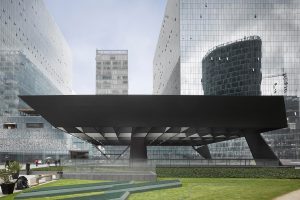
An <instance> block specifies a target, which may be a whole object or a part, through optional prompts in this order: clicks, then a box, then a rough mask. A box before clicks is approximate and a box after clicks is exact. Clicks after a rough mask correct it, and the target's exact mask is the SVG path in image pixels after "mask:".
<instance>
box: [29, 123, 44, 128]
mask: <svg viewBox="0 0 300 200" xmlns="http://www.w3.org/2000/svg"><path fill="white" fill-rule="evenodd" d="M26 128H44V124H43V123H26Z"/></svg>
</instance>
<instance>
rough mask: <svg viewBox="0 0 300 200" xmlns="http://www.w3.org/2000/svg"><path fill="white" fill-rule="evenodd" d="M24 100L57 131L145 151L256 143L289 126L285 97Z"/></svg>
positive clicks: (111, 97) (55, 98) (109, 97)
mask: <svg viewBox="0 0 300 200" xmlns="http://www.w3.org/2000/svg"><path fill="white" fill-rule="evenodd" d="M20 98H21V99H22V100H23V101H25V102H26V103H27V104H28V105H29V106H30V107H31V108H33V109H34V110H35V112H36V113H39V114H40V115H41V116H42V117H44V118H45V119H46V120H47V121H48V122H49V123H51V124H52V125H53V126H55V127H57V128H59V129H61V130H64V131H66V132H68V133H70V134H71V135H73V136H76V137H78V138H81V139H83V140H86V141H88V142H90V143H92V144H94V145H132V143H135V142H133V141H142V143H143V144H144V145H146V146H147V145H154V146H155V145H176V146H177V145H178V146H180V145H185V146H203V145H207V144H211V143H215V142H220V141H225V140H229V139H234V138H238V137H244V136H246V139H247V136H249V137H250V138H251V137H252V141H254V140H255V138H254V139H253V135H259V136H260V134H259V133H261V132H267V131H271V130H276V129H281V128H285V127H286V126H287V121H286V114H285V105H284V99H283V97H281V96H247V97H245V96H185V95H180V96H177V95H176V96H174V95H166V96H165V95H55V96H20ZM255 137H257V136H255ZM256 139H257V138H256ZM249 141H250V140H248V139H247V142H248V143H249ZM249 146H250V145H249ZM254 146H255V145H254ZM252 153H253V152H252Z"/></svg>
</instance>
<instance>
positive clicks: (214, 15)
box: [153, 0, 300, 158]
mask: <svg viewBox="0 0 300 200" xmlns="http://www.w3.org/2000/svg"><path fill="white" fill-rule="evenodd" d="M299 11H300V2H299V1H295V0H289V1H284V2H283V1H280V2H278V1H276V2H274V1H269V0H260V1H257V0H250V1H249V0H241V1H235V0H229V1H228V0H213V1H206V0H199V1H194V0H169V1H168V3H167V7H166V11H165V15H164V19H163V22H162V26H161V31H160V35H159V39H158V43H157V47H156V52H155V56H154V60H153V71H154V73H153V80H154V83H153V92H154V94H184V95H203V94H205V90H206V89H208V88H207V87H206V85H207V84H208V82H207V81H209V80H208V79H207V78H208V77H203V71H202V70H203V69H205V68H206V66H203V62H202V60H203V59H204V58H205V56H206V55H207V54H209V53H211V49H215V48H218V47H219V45H221V44H224V45H226V44H228V43H231V42H234V41H237V40H240V39H243V38H248V37H250V36H257V37H259V38H260V40H261V44H262V46H261V54H262V55H261V57H259V56H258V57H259V59H261V60H259V62H260V64H261V68H260V73H261V84H260V93H261V95H284V96H286V98H285V99H286V109H287V110H286V111H287V116H288V118H289V119H291V120H289V121H288V123H289V128H287V129H284V130H281V131H279V132H277V134H276V135H275V134H273V135H271V134H270V135H269V134H268V133H263V136H264V138H265V140H266V141H267V142H268V143H269V144H270V145H271V147H272V148H273V150H274V151H275V152H276V153H277V155H279V157H280V158H299V156H300V155H299V153H298V150H299V148H300V133H299V109H298V108H299V106H295V105H296V104H297V105H298V104H299V95H300V90H299V89H300V78H299V76H298V74H299V72H300V67H299V66H300V58H299V56H298V53H297V52H299V51H300V37H299V36H300V30H299V28H298V27H299V25H300V24H299V15H298V14H297V13H299ZM236 48H237V49H238V48H240V47H239V45H237V46H236ZM221 49H222V48H219V50H221ZM249 50H250V49H249V48H244V49H241V50H240V51H241V52H236V54H237V55H238V54H241V53H242V52H247V51H249ZM213 51H214V52H215V53H217V50H213ZM237 51H238V50H237ZM249 53H250V55H248V57H249V58H251V57H252V56H255V55H252V53H251V52H249ZM253 53H255V52H253ZM220 54H225V53H222V51H221V52H220ZM214 59H215V58H214ZM217 59H219V58H217ZM220 59H224V58H220ZM224 61H225V60H224ZM207 62H209V61H207ZM214 62H217V61H215V60H214ZM237 62H245V59H244V55H240V58H239V57H238V60H237ZM204 63H206V61H204ZM207 65H208V64H207ZM218 66H220V65H218ZM218 66H217V65H213V66H212V67H215V68H218ZM251 67H252V66H251ZM220 72H221V71H220ZM254 72H258V71H255V69H254ZM222 73H225V72H224V71H223V72H222ZM204 74H206V72H204ZM244 75H247V74H244ZM248 75H249V74H248ZM258 76H259V75H258ZM235 78H238V77H235ZM257 78H258V79H257V81H259V77H257ZM201 80H202V82H201ZM216 84H218V82H217V83H216ZM230 84H235V83H230ZM249 84H251V83H249ZM221 85H222V83H221V82H220V86H221ZM223 85H225V86H226V84H223ZM255 85H256V87H257V84H255ZM221 87H222V86H221ZM223 87H224V86H223ZM227 87H229V85H227ZM230 87H235V86H233V85H230ZM238 89H240V88H238ZM231 90H232V89H231ZM245 90H247V89H246V88H245ZM245 90H244V91H242V92H246V91H245ZM253 90H256V91H257V88H256V89H254V88H253ZM221 91H222V90H221ZM229 92H230V90H229ZM224 95H226V94H224ZM245 95H246V94H245ZM292 115H293V116H292ZM235 144H238V145H235ZM241 144H242V145H241ZM244 144H246V142H245V141H244V140H243V139H240V140H238V141H237V142H225V143H220V144H213V145H210V149H211V151H212V155H213V157H214V155H218V156H220V157H239V153H240V152H243V153H242V154H243V155H246V154H244V152H245V151H247V150H245V148H246V149H247V147H245V145H244ZM241 146H242V149H241ZM222 149H223V150H224V149H226V150H224V151H223V150H222ZM244 150H245V151H244ZM213 152H217V153H215V154H214V153H213ZM220 152H221V153H222V152H229V153H228V154H226V155H221V154H220ZM249 153H250V152H249Z"/></svg>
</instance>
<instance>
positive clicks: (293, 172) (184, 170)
mask: <svg viewBox="0 0 300 200" xmlns="http://www.w3.org/2000/svg"><path fill="white" fill-rule="evenodd" d="M156 174H157V176H158V177H160V178H167V177H178V178H276V179H300V170H299V169H294V168H291V167H251V168H250V167H247V168H241V167H197V168H196V167H158V168H156Z"/></svg>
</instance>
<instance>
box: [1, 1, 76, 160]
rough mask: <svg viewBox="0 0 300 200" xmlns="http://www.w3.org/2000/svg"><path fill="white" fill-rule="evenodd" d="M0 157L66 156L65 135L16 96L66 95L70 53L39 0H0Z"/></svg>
mask: <svg viewBox="0 0 300 200" xmlns="http://www.w3.org/2000/svg"><path fill="white" fill-rule="evenodd" d="M0 8H1V10H0V83H1V86H0V96H1V97H0V98H1V101H0V123H1V126H0V137H1V139H0V152H1V153H0V161H1V160H3V159H4V158H5V157H7V156H8V157H9V159H18V160H20V161H33V160H34V159H43V158H45V157H47V156H54V158H55V157H61V156H67V155H68V154H69V149H70V148H71V143H70V136H68V135H67V134H65V133H63V132H61V131H59V130H57V129H55V128H53V127H52V126H51V125H50V124H49V123H47V122H46V121H45V120H44V119H43V118H42V117H40V116H37V115H36V114H35V113H32V112H30V108H29V107H28V106H27V105H26V104H25V103H24V102H22V100H20V99H19V97H18V95H46V94H48V95H49V94H51V95H56V94H71V92H72V90H71V88H72V83H71V64H72V59H71V52H70V49H69V46H68V44H67V42H66V41H65V39H64V37H63V35H62V33H61V32H60V30H59V28H58V26H57V25H56V23H55V22H54V20H53V18H52V16H51V15H50V14H49V13H48V11H47V9H46V7H45V5H44V3H43V1H42V0H26V1H10V0H3V1H1V2H0Z"/></svg>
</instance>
